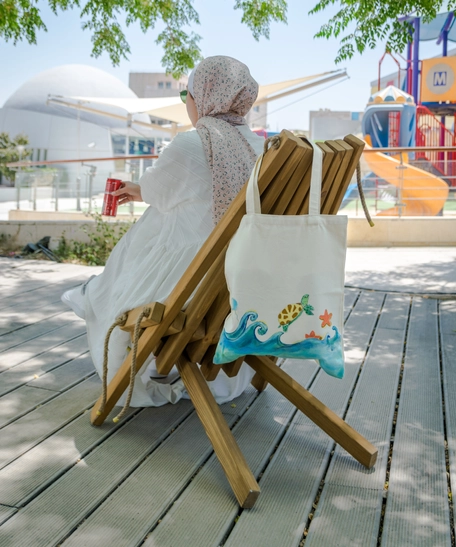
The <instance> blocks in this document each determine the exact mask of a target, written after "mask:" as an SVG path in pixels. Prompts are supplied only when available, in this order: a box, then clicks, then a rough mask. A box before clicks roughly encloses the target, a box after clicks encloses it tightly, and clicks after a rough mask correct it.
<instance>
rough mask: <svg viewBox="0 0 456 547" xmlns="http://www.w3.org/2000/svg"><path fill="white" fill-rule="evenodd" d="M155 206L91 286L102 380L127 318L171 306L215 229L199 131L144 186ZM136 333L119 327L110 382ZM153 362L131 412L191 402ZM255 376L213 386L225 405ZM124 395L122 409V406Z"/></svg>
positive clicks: (176, 143)
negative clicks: (120, 322) (150, 306)
mask: <svg viewBox="0 0 456 547" xmlns="http://www.w3.org/2000/svg"><path fill="white" fill-rule="evenodd" d="M239 131H240V132H241V134H242V135H243V136H244V137H245V138H246V139H247V141H248V142H249V144H250V145H251V146H252V147H253V148H254V150H255V152H257V154H261V152H262V151H263V144H264V139H263V138H262V137H259V136H257V135H256V134H255V133H252V132H251V131H250V129H249V128H248V127H247V126H240V127H239ZM139 184H140V185H141V194H142V197H143V200H144V201H145V202H146V203H148V204H149V205H150V206H149V207H148V209H147V210H146V211H145V212H144V214H143V215H142V217H141V218H140V220H139V221H138V222H137V223H136V224H134V225H133V227H132V228H131V229H130V230H129V231H128V232H127V233H126V234H125V235H124V236H123V237H122V239H121V240H120V241H119V242H118V243H117V245H116V247H115V248H114V250H113V251H112V253H111V256H110V257H109V259H108V261H107V263H106V267H105V269H104V271H103V273H102V274H101V275H99V276H97V277H94V278H93V279H91V280H90V282H89V283H88V284H87V287H86V291H85V296H84V299H85V300H84V307H85V319H86V322H87V333H88V341H89V348H90V352H91V355H92V359H93V362H94V365H95V368H96V370H97V371H98V373H99V374H100V375H101V371H102V365H103V345H104V339H105V335H106V332H107V330H108V328H109V326H110V325H111V324H112V323H113V322H114V320H115V319H116V317H118V316H119V315H121V314H122V313H123V312H125V311H128V310H131V309H132V308H135V307H137V306H141V305H144V304H147V303H149V302H165V300H166V298H167V297H168V295H169V294H170V292H171V291H172V289H173V288H174V286H175V285H176V283H177V281H178V280H179V279H180V277H181V276H182V274H183V273H184V272H185V270H186V268H187V267H188V265H189V264H190V262H191V261H192V260H193V258H194V256H195V255H196V253H197V252H198V250H199V249H200V247H201V246H202V244H203V243H204V241H205V240H206V239H207V237H208V236H209V234H210V233H211V231H212V228H213V223H212V179H211V172H210V169H209V166H208V164H207V161H206V158H205V154H204V150H203V145H202V143H201V140H200V137H199V135H198V132H197V131H189V132H186V133H180V134H178V135H177V136H176V137H175V138H174V139H173V140H172V142H171V143H170V144H169V145H168V146H167V147H166V148H165V149H164V150H163V152H162V153H161V155H160V157H159V158H158V160H157V161H156V162H155V164H154V166H153V167H150V168H149V169H147V171H146V172H145V173H144V175H143V176H142V177H141V180H140V181H139ZM129 344H130V335H129V334H128V333H126V332H123V331H121V330H120V329H118V328H117V329H115V330H114V331H113V333H112V336H111V341H110V345H109V372H108V382H109V381H110V380H111V379H112V377H113V376H114V374H115V373H116V372H117V370H118V369H119V367H120V365H121V364H122V362H123V361H124V359H125V357H126V355H127V347H128V345H129ZM154 370H156V369H155V368H154V366H153V362H152V363H151V360H149V361H148V362H146V364H145V365H144V366H143V368H142V370H141V371H140V373H138V375H137V376H136V380H135V388H134V392H133V397H132V401H131V406H135V407H139V406H161V405H163V404H166V403H168V402H172V403H175V402H177V401H178V400H180V399H181V398H182V397H183V396H184V397H187V394H186V392H185V389H184V387H183V384H182V382H181V381H178V382H176V383H174V384H172V385H169V384H166V383H165V384H164V383H160V382H157V381H154V380H151V379H150V375H151V371H152V373H153V371H154ZM252 376H253V371H252V370H251V369H250V367H248V365H246V364H244V365H243V367H242V368H241V371H240V373H239V374H238V375H237V376H236V377H235V378H228V377H227V376H226V374H225V373H224V372H223V371H220V373H219V375H218V376H217V379H216V380H214V381H213V382H209V386H210V388H211V391H212V392H213V394H214V396H215V398H216V401H217V402H218V403H219V404H221V403H224V402H227V401H229V400H231V399H233V398H235V397H237V396H238V395H240V394H241V393H242V392H243V391H244V390H245V388H246V387H247V385H248V384H249V382H250V380H251V378H252ZM124 398H125V394H124V395H123V396H122V398H121V399H120V400H119V402H118V403H117V404H123V401H124Z"/></svg>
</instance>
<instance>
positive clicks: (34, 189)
mask: <svg viewBox="0 0 456 547" xmlns="http://www.w3.org/2000/svg"><path fill="white" fill-rule="evenodd" d="M32 200H33V210H34V211H36V173H33V198H32Z"/></svg>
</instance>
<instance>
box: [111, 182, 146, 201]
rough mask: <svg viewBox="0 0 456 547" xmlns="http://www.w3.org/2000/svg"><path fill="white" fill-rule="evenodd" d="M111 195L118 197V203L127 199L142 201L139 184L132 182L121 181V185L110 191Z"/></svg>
mask: <svg viewBox="0 0 456 547" xmlns="http://www.w3.org/2000/svg"><path fill="white" fill-rule="evenodd" d="M112 195H113V196H117V197H118V198H119V201H118V204H119V205H123V204H124V203H128V202H129V201H142V197H141V186H140V185H139V184H135V183H133V182H122V186H121V187H120V188H119V189H118V190H115V191H114V192H112Z"/></svg>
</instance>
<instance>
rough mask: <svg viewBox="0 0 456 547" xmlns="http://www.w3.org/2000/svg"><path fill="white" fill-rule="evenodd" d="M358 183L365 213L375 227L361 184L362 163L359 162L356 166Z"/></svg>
mask: <svg viewBox="0 0 456 547" xmlns="http://www.w3.org/2000/svg"><path fill="white" fill-rule="evenodd" d="M356 183H357V185H358V193H359V197H360V198H361V204H362V206H363V211H364V215H365V216H366V219H367V222H368V223H369V226H370V227H371V228H373V227H374V223H373V221H372V218H371V216H370V214H369V211H368V209H367V204H366V198H365V197H364V190H363V185H362V184H361V164H360V163H359V162H358V165H357V166H356Z"/></svg>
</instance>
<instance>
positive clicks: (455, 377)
mask: <svg viewBox="0 0 456 547" xmlns="http://www.w3.org/2000/svg"><path fill="white" fill-rule="evenodd" d="M455 262H456V248H443V249H397V248H395V249H350V250H349V252H348V259H347V284H349V285H350V286H351V288H347V289H346V295H345V296H346V297H345V319H346V321H345V331H344V340H345V354H346V372H345V377H344V379H343V380H337V379H335V378H331V377H329V376H328V375H326V374H324V373H323V372H322V371H321V370H320V369H319V367H318V366H317V365H316V363H315V362H313V361H297V360H287V361H285V362H284V363H282V367H283V368H284V369H285V370H286V371H287V372H288V373H289V374H290V375H292V376H293V377H294V378H295V379H296V380H297V381H298V382H300V383H301V384H302V385H304V386H305V387H306V388H307V389H308V390H309V391H310V392H311V393H313V394H314V395H315V396H316V397H318V398H319V399H320V400H321V401H322V402H324V404H326V405H327V406H329V407H330V408H331V409H332V410H334V412H336V413H337V414H338V415H340V416H341V417H343V418H344V419H345V420H346V421H347V422H348V423H349V424H350V425H351V426H353V427H354V428H355V429H356V430H357V431H359V432H360V433H361V434H362V435H364V436H365V437H366V438H367V439H368V440H369V441H370V442H372V443H373V444H374V445H375V446H376V447H377V448H378V450H379V454H378V461H377V464H376V465H375V468H374V469H372V470H366V469H365V468H363V467H362V466H361V465H359V464H358V463H357V462H356V461H355V460H354V459H353V458H352V457H351V456H349V455H348V454H347V453H346V452H345V451H344V450H342V449H341V448H340V447H338V446H336V445H335V444H334V442H333V441H332V440H331V439H330V438H329V437H327V436H326V435H325V434H324V433H323V432H322V431H321V430H320V429H319V428H318V427H317V426H316V425H315V424H313V423H312V422H311V421H310V420H309V419H308V418H307V417H306V416H304V415H303V414H302V413H300V412H298V411H296V409H295V408H294V407H293V406H292V405H290V404H289V403H288V401H287V400H286V399H284V397H282V396H281V395H280V394H279V393H278V392H277V391H276V390H274V389H273V388H272V387H271V386H269V387H268V388H267V389H266V390H265V391H264V392H262V393H260V394H258V393H257V392H256V391H255V390H253V389H249V390H247V391H246V392H245V393H244V395H242V396H241V397H239V398H238V399H237V400H236V401H234V402H233V403H232V404H231V403H228V404H226V405H223V406H222V412H223V414H224V416H225V418H226V420H227V422H228V423H229V425H230V427H232V429H233V433H234V436H235V438H236V440H237V442H238V443H239V446H240V448H241V450H242V451H243V453H244V455H245V457H246V459H247V462H248V464H249V466H250V467H251V469H252V471H253V473H254V474H255V476H256V477H257V480H258V482H259V485H260V487H261V491H262V492H261V495H260V497H259V499H258V501H257V503H256V505H255V507H254V508H253V509H251V510H241V509H239V507H238V505H237V503H236V500H235V499H234V496H233V494H232V492H231V490H230V488H229V486H228V483H227V481H226V479H225V477H224V474H223V472H222V470H221V468H220V465H219V463H218V461H217V460H216V459H215V458H214V456H213V453H212V449H211V446H210V444H209V442H208V440H207V438H206V436H205V434H204V431H203V429H202V427H201V425H200V423H199V420H198V419H197V416H196V415H195V413H194V411H193V408H192V405H191V403H190V402H189V401H180V402H179V403H178V404H177V405H166V406H164V407H161V408H159V409H156V408H155V409H154V408H152V409H130V411H129V413H128V415H127V416H125V417H124V418H123V419H122V420H121V421H120V422H119V423H118V424H113V423H112V421H111V420H107V421H106V422H105V424H104V425H103V426H101V427H98V428H95V427H91V426H90V425H89V418H88V411H89V409H90V408H91V407H92V405H93V403H94V401H95V400H96V399H97V398H98V395H99V393H100V382H99V379H98V376H97V375H96V374H95V373H94V370H93V365H92V363H91V359H90V355H89V354H88V351H87V340H86V333H85V326H84V323H83V322H82V321H81V320H79V319H78V318H76V317H75V316H74V314H72V313H71V312H68V311H67V310H66V309H65V308H64V306H63V305H62V303H61V302H60V299H59V296H60V294H61V292H62V291H63V290H65V289H67V288H69V287H71V286H75V285H77V284H79V283H81V282H82V281H84V280H85V279H87V278H88V277H89V276H90V275H91V274H92V273H94V272H95V273H96V272H98V271H100V269H99V268H98V269H94V268H88V267H84V266H76V265H68V264H56V263H52V262H44V261H25V260H12V259H2V258H0V546H1V547H50V546H59V545H63V546H64V547H71V546H75V547H82V546H87V547H92V546H94V547H95V546H96V547H104V546H106V547H134V546H143V545H144V546H146V547H212V546H213V547H219V546H221V545H223V546H230V547H257V546H258V547H298V546H299V547H333V546H339V547H340V546H343V547H354V546H359V547H365V546H371V547H402V546H405V545H410V546H413V547H442V546H448V547H454V546H455V538H454V510H453V501H452V500H453V495H454V494H453V493H454V492H456V398H455V397H454V393H455V391H456V290H455V288H456V268H455ZM410 293H414V294H413V295H411V294H410ZM417 293H418V295H417ZM424 293H427V294H424ZM442 293H444V294H442ZM429 296H431V297H429Z"/></svg>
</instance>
